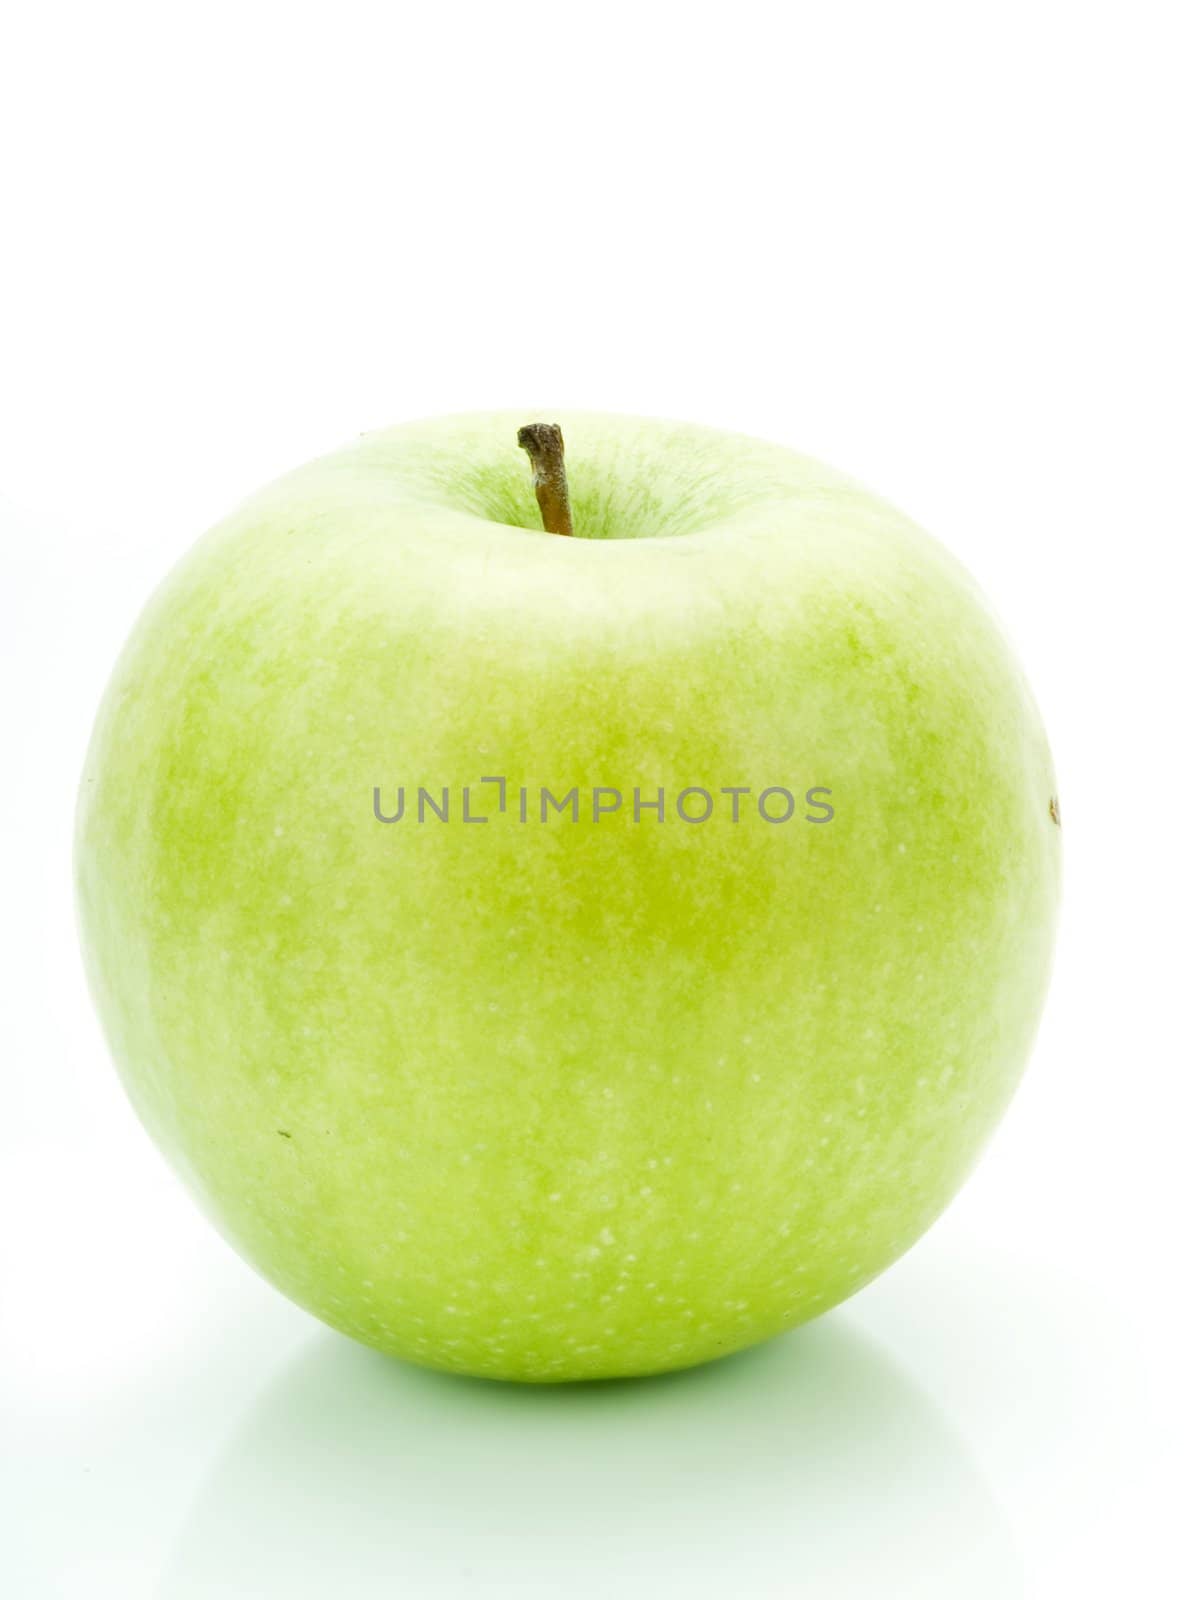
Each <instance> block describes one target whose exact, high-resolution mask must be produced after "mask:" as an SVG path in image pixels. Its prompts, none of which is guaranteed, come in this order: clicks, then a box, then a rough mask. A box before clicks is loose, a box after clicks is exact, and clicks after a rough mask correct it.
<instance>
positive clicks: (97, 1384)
mask: <svg viewBox="0 0 1200 1600" xmlns="http://www.w3.org/2000/svg"><path fill="white" fill-rule="evenodd" d="M1191 25H1194V12H1193V10H1192V8H1190V7H1188V6H1185V5H1184V4H1179V5H1169V4H1163V3H1154V0H1142V3H1139V4H1124V5H1122V4H1113V5H1105V4H1097V3H1095V0H1090V3H1087V4H1083V3H1080V4H1075V3H1064V0H1040V3H1037V4H1030V3H1026V0H1009V3H1008V4H1006V5H1003V6H1000V5H983V4H963V3H962V0H955V3H946V4H930V3H921V0H908V3H906V4H903V5H894V4H878V5H862V4H854V3H841V4H823V5H819V6H814V5H798V4H775V5H771V4H755V3H753V0H743V3H741V4H738V5H736V6H722V7H709V6H706V5H703V4H700V3H697V0H693V3H691V4H687V5H661V4H654V3H652V0H642V3H638V4H627V3H625V0H593V3H589V4H586V5H578V4H558V5H549V4H547V5H543V6H536V7H534V6H522V5H516V4H510V5H505V4H493V5H487V6H484V5H464V4H453V3H452V4H446V5H436V4H426V5H421V6H417V7H412V8H408V7H405V6H403V5H401V4H398V3H397V0H390V3H388V4H378V5H375V4H356V3H352V0H349V3H348V0H337V3H333V0H330V3H328V4H324V5H313V4H304V3H302V0H289V3H287V4H282V3H270V4H256V3H253V0H239V3H237V4H228V3H225V0H209V3H207V4H205V5H203V6H199V5H195V6H179V5H162V4H159V3H154V4H150V3H145V4H130V3H128V0H109V3H107V4H105V5H94V4H87V5H85V4H82V3H76V4H61V3H59V4H54V3H46V4H41V5H37V6H34V5H27V6H24V7H22V8H21V10H20V12H19V14H15V13H14V14H13V15H11V16H10V19H9V21H8V23H7V26H6V28H5V38H4V40H3V46H2V48H0V151H2V152H3V161H4V165H5V169H6V170H5V194H4V199H3V203H2V205H3V209H2V211H0V215H2V216H3V221H4V224H5V231H6V235H7V243H6V244H5V246H4V251H3V256H2V258H0V272H2V275H3V292H2V296H0V406H2V414H0V454H2V460H0V475H2V481H3V487H4V505H3V513H2V531H3V594H2V600H0V604H2V606H3V612H2V624H3V643H2V649H3V661H2V668H0V692H2V693H3V697H4V703H3V722H2V727H3V749H4V758H5V776H4V781H3V794H2V798H0V805H2V806H3V817H2V819H0V820H2V824H3V827H2V832H0V848H2V850H3V860H4V876H3V910H4V949H3V952H2V956H3V959H2V969H0V970H3V973H4V978H5V997H4V1001H3V1011H2V1014H0V1028H2V1040H3V1067H4V1096H3V1113H2V1117H0V1230H2V1232H0V1296H2V1303H0V1412H2V1425H0V1524H2V1529H0V1589H2V1590H3V1591H4V1593H5V1594H6V1595H10V1596H12V1597H13V1600H44V1597H49V1596H55V1597H59V1596H61V1597H69V1600H150V1597H153V1600H176V1597H180V1596H208V1595H212V1596H221V1597H224V1600H229V1597H233V1600H242V1597H247V1600H274V1597H275V1596H287V1597H289V1600H300V1597H305V1596H314V1597H316V1596H321V1597H326V1596H329V1595H334V1594H337V1595H343V1594H344V1595H352V1596H355V1597H356V1600H358V1597H362V1600H375V1597H377V1596H384V1595H387V1596H392V1595H401V1594H404V1595H414V1596H421V1597H426V1596H433V1597H441V1596H457V1595H492V1594H505V1595H507V1594H512V1595H521V1596H525V1595H539V1596H540V1595H552V1596H565V1595H570V1596H592V1595H601V1596H609V1595H621V1596H627V1595H630V1596H638V1597H640V1596H651V1597H658V1596H668V1597H669V1596H688V1597H694V1596H709V1595H712V1596H717V1595H720V1596H736V1597H739V1600H740V1597H742V1596H748V1597H757V1596H776V1595H780V1596H782V1595H789V1596H790V1595H795V1594H803V1595H816V1596H819V1597H822V1600H823V1597H826V1596H858V1595H864V1596H871V1597H873V1600H874V1597H878V1596H883V1595H887V1596H889V1597H891V1596H916V1597H921V1600H924V1597H928V1596H942V1595H946V1596H954V1597H955V1600H962V1597H967V1596H969V1597H971V1600H977V1597H989V1596H1003V1597H1005V1600H1008V1597H1011V1596H1016V1595H1029V1596H1037V1597H1041V1596H1046V1597H1053V1600H1061V1597H1063V1596H1069V1595H1072V1596H1073V1595H1088V1596H1089V1597H1096V1596H1101V1597H1102V1596H1108V1595H1114V1596H1118V1595H1119V1596H1122V1597H1124V1596H1128V1595H1132V1594H1137V1595H1139V1596H1172V1597H1173V1596H1177V1595H1178V1596H1183V1595H1189V1594H1193V1593H1195V1592H1196V1589H1195V1587H1194V1585H1195V1584H1196V1582H1197V1579H1198V1576H1200V1575H1198V1572H1197V1558H1196V1550H1195V1529H1194V1522H1195V1493H1196V1481H1195V1445H1194V1441H1195V1437H1196V1428H1197V1422H1198V1421H1200V1416H1198V1412H1197V1404H1196V1402H1197V1381H1196V1368H1197V1354H1196V1346H1197V1328H1196V1322H1195V1317H1194V1310H1195V1305H1194V1294H1195V1286H1194V1280H1195V1274H1196V1246H1195V1224H1196V1219H1197V1200H1198V1194H1197V1187H1196V1183H1195V1151H1196V1123H1197V1117H1198V1115H1200V1089H1198V1086H1197V1085H1198V1078H1197V1067H1198V1065H1200V1059H1198V1058H1200V1052H1198V1050H1197V1045H1196V1024H1195V1010H1194V1006H1195V990H1196V982H1197V954H1198V951H1197V938H1196V921H1197V919H1196V904H1197V891H1198V887H1200V885H1198V881H1197V849H1196V836H1197V825H1196V805H1197V782H1196V780H1197V762H1196V756H1195V741H1196V731H1197V716H1196V690H1197V651H1196V648H1195V628H1194V617H1195V613H1196V599H1195V585H1196V577H1197V563H1196V550H1197V538H1198V532H1200V530H1198V528H1197V504H1196V496H1195V491H1194V482H1195V475H1194V470H1193V467H1194V462H1195V458H1196V452H1197V448H1198V438H1200V408H1198V407H1197V404H1196V400H1197V377H1196V374H1197V366H1198V361H1197V358H1198V356H1200V341H1198V339H1197V331H1198V330H1197V319H1196V286H1197V282H1198V281H1200V259H1198V252H1197V249H1196V236H1195V232H1194V230H1195V228H1196V166H1195V156H1196V149H1197V140H1198V138H1200V121H1198V119H1197V115H1196V109H1195V108H1196V89H1195V63H1196V48H1195V46H1196V41H1195V39H1194V38H1193V37H1191V36H1190V27H1191ZM523 403H530V404H536V405H537V406H538V407H539V408H544V407H546V406H552V405H562V406H593V407H600V408H611V409H614V410H625V411H640V412H648V413H656V414H658V413H661V414H665V415H674V416H684V417H688V418H692V419H695V420H699V421H705V422H709V423H714V424H717V425H727V426H730V427H734V428H740V429H744V430H746V431H748V432H752V433H759V434H763V435H766V436H768V437H771V438H774V439H778V440H781V441H784V442H786V443H789V444H794V445H795V446H797V447H798V448H801V449H804V450H806V451H808V452H810V453H812V454H815V455H819V456H823V457H826V458H827V459H829V460H831V461H833V462H834V463H835V464H837V465H838V466H841V467H842V468H844V469H846V470H848V471H850V472H852V473H853V474H855V475H856V476H858V477H859V478H861V479H863V480H865V481H866V482H867V483H869V484H871V485H872V486H873V487H875V488H876V489H878V490H879V491H881V492H882V493H883V494H885V495H886V496H887V497H888V498H890V499H893V500H895V501H896V502H898V503H899V504H900V505H902V506H903V507H904V508H905V509H906V510H908V511H909V512H910V513H911V514H912V515H914V516H915V517H916V518H917V519H918V520H919V521H921V522H923V523H924V524H925V525H926V526H927V527H928V528H929V529H930V530H931V531H932V532H934V533H935V534H937V535H938V536H939V537H941V538H942V539H943V540H945V541H946V542H947V543H948V544H949V545H950V546H951V547H952V548H953V549H954V550H955V551H956V552H957V553H958V554H959V555H960V556H961V557H962V558H963V559H964V560H965V561H966V562H967V564H968V565H969V566H970V567H971V568H972V569H973V570H974V572H975V574H976V576H977V577H978V578H979V579H980V580H981V581H982V583H983V585H984V587H985V588H986V589H987V590H988V591H989V593H990V595H991V597H992V599H993V601H994V602H995V604H996V606H997V608H998V609H999V611H1000V613H1001V615H1002V617H1003V618H1004V619H1005V620H1006V622H1007V625H1008V627H1009V630H1010V632H1011V635H1012V637H1013V639H1014V641H1015V643H1016V645H1017V648H1018V651H1019V653H1020V654H1021V656H1022V658H1023V660H1024V663H1025V665H1026V668H1027V670H1028V672H1029V674H1030V676H1031V678H1032V680H1033V683H1034V685H1035V687H1036V689H1037V692H1038V694H1039V697H1040V700H1041V704H1042V708H1043V711H1044V713H1045V717H1046V721H1047V724H1048V727H1049V730H1050V735H1051V739H1052V742H1053V744H1054V747H1055V751H1056V755H1057V760H1058V765H1059V776H1060V786H1061V796H1062V804H1063V813H1064V820H1065V832H1064V837H1065V841H1066V847H1067V867H1068V882H1067V897H1066V903H1065V910H1064V917H1063V923H1062V930H1061V942H1060V956H1059V962H1058V969H1057V974H1056V981H1055V984H1054V988H1053V991H1052V995H1051V1000H1050V1004H1049V1008H1048V1011H1047V1014H1046V1018H1045V1023H1044V1026H1043V1029H1042V1033H1041V1036H1040V1040H1039V1043H1038V1047H1037V1051H1036V1054H1035V1057H1034V1059H1033V1062H1032V1063H1031V1066H1030V1070H1029V1074H1028V1077H1027V1079H1026V1082H1025V1085H1024V1087H1023V1089H1022V1091H1021V1093H1020V1095H1019V1096H1018V1099H1017V1101H1016V1103H1015V1105H1014V1107H1013V1109H1012V1111H1011V1113H1010V1115H1009V1117H1008V1120H1007V1122H1006V1123H1005V1125H1004V1127H1003V1129H1002V1131H1001V1133H1000V1134H999V1135H998V1137H997V1138H996V1140H995V1141H994V1143H993V1144H992V1146H991V1148H990V1150H989V1152H988V1154H987V1156H986V1158H985V1160H984V1162H983V1164H982V1166H981V1168H980V1169H979V1171H978V1172H977V1174H976V1176H975V1177H974V1178H973V1179H972V1181H971V1183H970V1184H969V1185H968V1187H967V1189H966V1191H965V1192H964V1193H963V1195H962V1196H961V1198H960V1199H959V1200H958V1202H957V1203H956V1204H955V1206H954V1207H953V1208H952V1210H951V1211H950V1213H949V1214H948V1215H947V1216H946V1217H945V1218H944V1220H943V1221H942V1222H941V1223H939V1224H938V1226H937V1227H936V1228H935V1229H934V1230H933V1231H932V1233H931V1234H930V1235H929V1236H928V1237H927V1238H926V1239H925V1240H924V1241H923V1242H922V1243H921V1244H920V1245H919V1246H918V1247H917V1249H916V1250H915V1251H913V1252H912V1254H911V1255H910V1256H909V1257H908V1258H906V1259H905V1260H904V1261H902V1262H901V1263H899V1264H898V1265H897V1266H896V1267H894V1268H893V1269H892V1271H891V1272H890V1273H888V1274H887V1275H886V1276H885V1277H884V1278H883V1279H882V1280H881V1281H880V1282H878V1283H877V1284H876V1285H874V1286H873V1287H871V1288H870V1289H869V1290H867V1291H866V1292H864V1293H863V1294H862V1295H860V1296H859V1297H858V1298H857V1299H856V1300H855V1301H854V1302H853V1303H851V1304H850V1305H849V1306H847V1307H845V1308H843V1309H842V1310H840V1311H838V1312H836V1313H834V1314H833V1315H831V1316H829V1317H828V1318H826V1319H825V1320H824V1321H823V1322H821V1323H818V1324H816V1325H814V1326H813V1327H811V1328H809V1329H805V1330H801V1331H800V1332H799V1333H797V1334H795V1335H792V1336H791V1337H790V1338H787V1339H784V1340H780V1341H777V1342H776V1343H775V1344H774V1345H771V1346H769V1347H767V1348H766V1349H764V1350H762V1351H761V1352H759V1353H756V1354H751V1355H748V1356H746V1357H743V1358H740V1359H737V1360H733V1361H730V1362H728V1363H726V1364H724V1365H719V1366H717V1367H714V1368H711V1369H708V1370H706V1371H702V1372H700V1373H697V1374H693V1375H691V1376H686V1377H682V1378H677V1379H673V1380H667V1381H663V1382H659V1383H655V1384H642V1385H633V1386H621V1387H608V1388H604V1387H601V1388H591V1389H584V1390H574V1391H567V1390H559V1391H539V1392H530V1391H524V1390H515V1389H505V1388H502V1387H499V1386H495V1385H478V1384H469V1383H462V1382H456V1381H452V1380H446V1379H442V1378H437V1377H433V1376H430V1375H428V1374H422V1373H419V1372H416V1371H414V1370H409V1369H406V1368H404V1367H401V1366H399V1365H396V1364H392V1363H389V1362H387V1361H384V1360H383V1359H382V1358H379V1357H375V1356H373V1355H371V1354H369V1353H368V1352H365V1351H361V1350H359V1349H357V1348H356V1347H354V1346H352V1345H350V1344H349V1343H347V1342H345V1341H343V1340H340V1339H339V1338H338V1337H337V1336H336V1335H334V1334H332V1333H328V1332H326V1331H324V1330H323V1329H321V1328H320V1327H319V1326H318V1325H316V1324H315V1323H313V1322H311V1321H310V1320H309V1319H308V1318H307V1317H306V1316H305V1315H304V1314H303V1313H301V1312H299V1311H297V1310H295V1309H294V1308H293V1307H291V1306H290V1305H289V1304H287V1303H286V1302H285V1301H283V1300H282V1299H280V1298H279V1297H278V1296H277V1295H276V1294H274V1292H273V1291H271V1290H270V1289H268V1288H267V1287H266V1286H264V1285H263V1284H261V1283H260V1282H259V1281H258V1280H257V1279H256V1278H255V1277H254V1276H253V1275H252V1274H251V1273H250V1271H249V1270H248V1269H247V1268H245V1267H244V1266H243V1265H242V1264H241V1263H240V1262H239V1261H238V1260H236V1259H235V1258H234V1257H233V1256H232V1255H231V1254H230V1253H229V1251H228V1250H227V1249H226V1248H225V1246H224V1245H223V1244H221V1243H220V1242H219V1241H218V1240H217V1238H216V1237H215V1236H214V1235H213V1234H212V1233H211V1232H210V1231H209V1230H208V1228H207V1226H206V1224H204V1223H203V1222H202V1221H201V1220H200V1219H199V1217H198V1216H197V1215H196V1214H194V1212H193V1210H192V1208H191V1206H190V1203H189V1202H188V1200H187V1199H186V1198H185V1196H184V1194H183V1192H182V1190H181V1189H180V1188H179V1187H178V1185H177V1184H176V1183H175V1181H174V1180H173V1178H172V1177H171V1176H170V1175H169V1173H168V1172H167V1170H166V1168H165V1167H164V1166H163V1164H162V1163H161V1161H160V1160H159V1158H158V1156H157V1155H156V1153H155V1152H154V1150H153V1149H152V1148H151V1146H150V1144H149V1142H148V1140H147V1139H146V1138H145V1136H144V1134H143V1133H142V1132H141V1130H140V1128H139V1127H138V1126H137V1125H136V1123H135V1121H134V1118H133V1115H132V1113H131V1112H130V1111H129V1109H128V1108H127V1106H126V1104H125V1102H124V1100H123V1098H122V1096H121V1093H120V1090H119V1088H118V1085H117V1082H116V1078H115V1075H114V1074H113V1072H112V1070H111V1068H110V1066H109V1064H108V1061H107V1059H106V1055H105V1050H104V1047H103V1044H102V1041H101V1038H100V1035H99V1031H98V1028H97V1025H96V1023H95V1021H94V1019H93V1017H92V1013H91V1010H90V1007H89V1004H88V1001H87V997H86V995H85V992H84V987H83V981H82V976H81V971H80V964H79V960H78V957H77V953H76V948H75V940H74V930H73V923H72V909H71V894H70V871H69V841H70V829H71V812H72V806H73V799H74V786H75V782H76V779H77V775H78V771H79V766H80V762H81V758H82V754H83V747H84V743H85V740H86V737H87V732H88V728H89V724H90V719H91V716H92V714H93V711H94V708H95V704H96V701H97V698H98V695H99V693H100V689H101V687H102V684H103V680H104V678H105V675H106V673H107V671H108V669H109V667H110V665H111V662H112V659H113V657H114V655H115V652H116V650H117V649H118V647H119V645H120V643H121V641H122V639H123V637H124V635H125V634H126V632H127V631H128V629H129V627H130V625H131V624H132V621H133V619H134V617H135V615H136V613H137V611H138V609H139V607H140V605H141V603H142V601H143V600H144V598H145V597H146V595H147V593H148V591H149V589H150V588H151V586H152V585H153V584H154V583H155V582H156V581H157V579H158V578H159V577H160V576H161V575H162V574H163V572H164V571H165V569H166V568H167V567H168V566H169V565H170V564H171V563H172V562H173V561H174V560H175V559H176V558H177V557H178V556H179V554H180V553H181V552H182V551H183V549H184V548H185V547H186V545H187V544H188V543H189V542H190V540H191V539H192V538H193V537H194V536H195V535H196V534H198V533H199V532H200V531H201V530H202V529H203V528H204V527H205V526H206V525H207V524H208V523H210V522H212V521H213V520H215V519H216V518H217V517H218V516H220V515H221V514H222V513H223V512H224V511H225V510H226V509H227V508H228V507H229V506H230V504H231V503H233V502H235V501H236V500H237V499H238V498H239V497H240V496H242V495H243V494H245V493H247V492H248V491H250V490H251V489H253V488H254V487H256V486H257V485H258V484H259V483H261V482H262V481H264V480H266V479H269V478H271V477H272V476H273V475H275V474H277V473H279V472H281V471H283V470H284V469H286V468H288V467H290V466H292V465H295V464H297V463H299V462H300V461H303V460H304V459H306V458H308V457H309V456H311V455H313V454H316V453H318V452H320V451H322V450H325V449H327V448H331V447H333V446H335V445H337V444H339V443H341V442H343V441H344V440H346V439H347V438H350V437H352V436H353V435H355V434H356V433H358V432H359V431H361V430H364V429H367V428H371V427H376V426H380V425H384V424H387V423H390V422H394V421H401V420H404V419H407V418H410V417H414V416H421V415H426V414H430V413H435V412H438V411H443V410H454V409H469V408H475V407H488V406H492V405H503V406H512V405H521V404H523Z"/></svg>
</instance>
